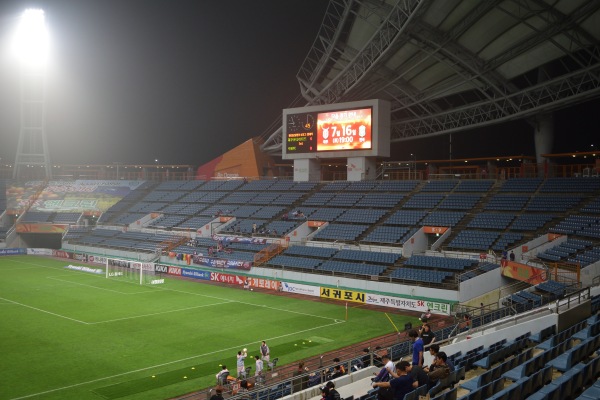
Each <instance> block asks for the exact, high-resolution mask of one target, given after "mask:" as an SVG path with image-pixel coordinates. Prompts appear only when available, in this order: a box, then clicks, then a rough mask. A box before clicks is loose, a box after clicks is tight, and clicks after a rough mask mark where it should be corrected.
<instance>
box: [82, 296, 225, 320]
mask: <svg viewBox="0 0 600 400" xmlns="http://www.w3.org/2000/svg"><path fill="white" fill-rule="evenodd" d="M227 303H235V302H234V301H229V302H224V303H213V304H204V305H201V306H194V307H186V308H179V309H176V310H167V311H161V312H156V313H151V314H142V315H136V316H133V317H123V318H115V319H107V320H105V321H98V322H88V325H98V324H107V323H109V322H117V321H126V320H128V319H136V318H144V317H151V316H153V315H161V314H171V313H175V312H180V311H187V310H194V309H196V308H204V307H214V306H221V305H223V304H227Z"/></svg>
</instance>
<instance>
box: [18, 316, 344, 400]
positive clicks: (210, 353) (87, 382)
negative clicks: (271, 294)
mask: <svg viewBox="0 0 600 400" xmlns="http://www.w3.org/2000/svg"><path fill="white" fill-rule="evenodd" d="M340 323H344V321H341V320H338V321H336V322H332V323H330V324H325V325H321V326H317V327H314V328H308V329H303V330H301V331H297V332H292V333H286V334H285V335H280V336H274V337H272V338H266V339H263V338H260V340H269V341H271V340H275V339H281V338H284V337H288V336H293V335H298V334H300V333H305V332H310V331H314V330H315V329H322V328H325V327H327V326H332V325H336V324H340ZM258 342H259V340H255V341H252V342H249V343H243V344H239V345H236V346H233V347H228V348H225V349H220V350H215V351H210V352H208V353H204V354H197V355H194V356H190V357H186V358H181V359H179V360H173V361H169V362H166V363H162V364H156V365H152V366H150V367H145V368H140V369H136V370H133V371H128V372H123V373H120V374H116V375H111V376H106V377H104V378H98V379H92V380H89V381H86V382H80V383H76V384H74V385H69V386H63V387H59V388H56V389H50V390H46V391H44V392H38V393H33V394H28V395H26V396H21V397H13V398H12V399H9V400H21V399H27V398H30V397H35V396H41V395H45V394H48V393H54V392H58V391H61V390H66V389H72V388H75V387H79V386H84V385H89V384H91V383H96V382H101V381H105V380H107V379H113V378H118V377H120V376H125V375H129V374H134V373H137V372H143V371H148V370H151V369H153V368H160V367H164V366H167V365H172V364H177V363H180V362H183V361H189V360H193V359H195V358H204V357H206V356H210V355H213V354H217V353H221V352H224V351H230V350H238V349H240V348H242V347H244V346H246V347H249V346H250V345H253V344H256V343H258Z"/></svg>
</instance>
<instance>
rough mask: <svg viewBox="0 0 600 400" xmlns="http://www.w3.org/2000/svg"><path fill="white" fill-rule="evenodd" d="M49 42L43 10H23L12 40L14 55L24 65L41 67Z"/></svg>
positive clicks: (46, 57)
mask: <svg viewBox="0 0 600 400" xmlns="http://www.w3.org/2000/svg"><path fill="white" fill-rule="evenodd" d="M49 44H50V40H49V36H48V30H47V29H46V20H45V16H44V10H39V9H32V8H30V9H27V10H25V11H24V12H23V14H22V15H21V18H20V21H19V26H18V27H17V32H16V37H15V41H14V52H15V54H16V56H17V57H18V58H19V60H20V61H21V62H22V63H23V64H24V65H25V66H30V67H43V66H45V64H46V61H47V59H48V49H49Z"/></svg>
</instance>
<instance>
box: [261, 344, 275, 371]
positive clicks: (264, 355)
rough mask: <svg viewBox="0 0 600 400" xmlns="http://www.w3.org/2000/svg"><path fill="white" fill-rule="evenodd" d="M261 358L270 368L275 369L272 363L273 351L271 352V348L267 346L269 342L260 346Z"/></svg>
mask: <svg viewBox="0 0 600 400" xmlns="http://www.w3.org/2000/svg"><path fill="white" fill-rule="evenodd" d="M260 357H261V359H262V360H263V361H264V362H266V363H267V366H268V367H269V368H273V364H272V363H271V351H270V350H269V346H267V342H265V341H264V340H263V341H262V343H261V345H260Z"/></svg>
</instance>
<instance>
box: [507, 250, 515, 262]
mask: <svg viewBox="0 0 600 400" xmlns="http://www.w3.org/2000/svg"><path fill="white" fill-rule="evenodd" d="M508 258H510V261H515V252H514V251H512V250H511V251H510V255H509V256H508Z"/></svg>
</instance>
